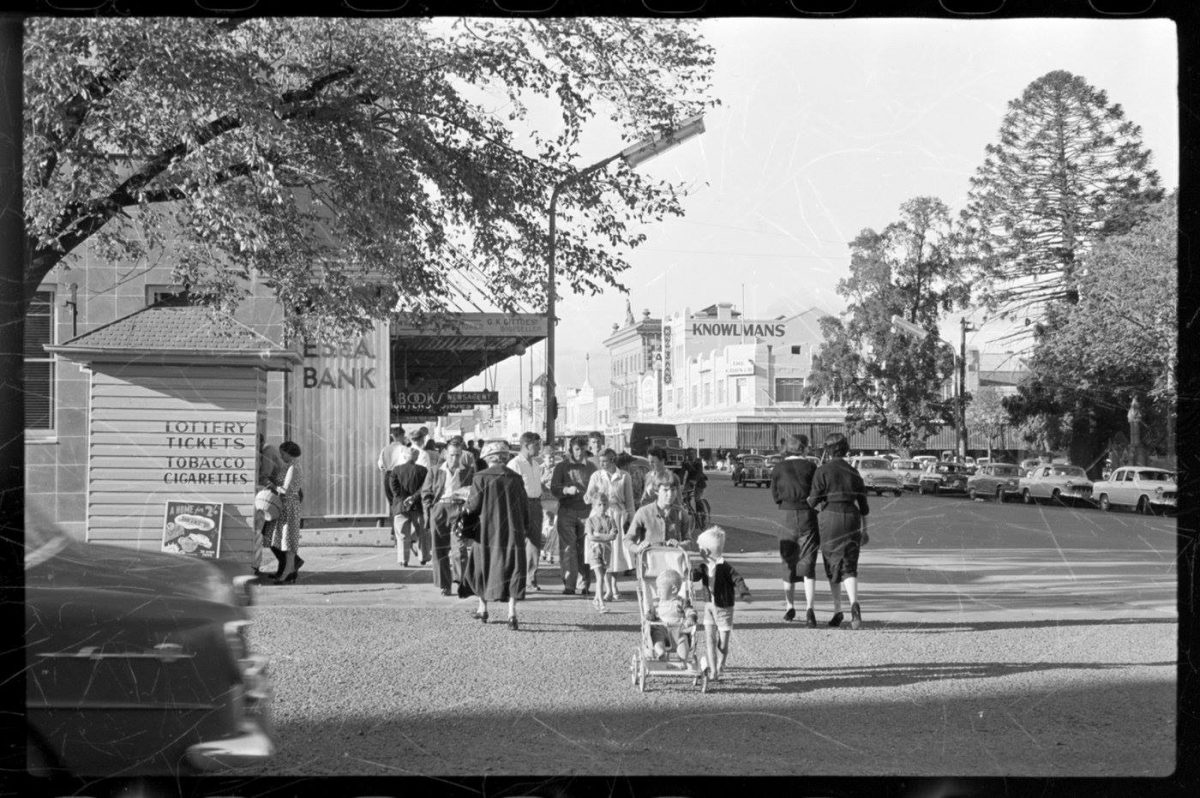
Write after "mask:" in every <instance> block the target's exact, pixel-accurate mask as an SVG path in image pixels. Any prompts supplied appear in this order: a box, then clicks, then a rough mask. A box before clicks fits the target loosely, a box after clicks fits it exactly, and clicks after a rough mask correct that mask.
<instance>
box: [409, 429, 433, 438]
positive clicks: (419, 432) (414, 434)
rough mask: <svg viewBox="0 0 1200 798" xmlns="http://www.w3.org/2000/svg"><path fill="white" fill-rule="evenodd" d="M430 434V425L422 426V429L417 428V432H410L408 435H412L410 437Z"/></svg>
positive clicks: (422, 436)
mask: <svg viewBox="0 0 1200 798" xmlns="http://www.w3.org/2000/svg"><path fill="white" fill-rule="evenodd" d="M428 436H429V427H421V428H420V429H418V430H416V431H415V432H410V433H409V434H408V437H410V438H425V437H428Z"/></svg>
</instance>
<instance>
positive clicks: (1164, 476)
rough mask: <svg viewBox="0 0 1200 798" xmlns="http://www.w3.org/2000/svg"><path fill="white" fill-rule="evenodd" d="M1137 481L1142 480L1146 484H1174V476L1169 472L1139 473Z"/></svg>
mask: <svg viewBox="0 0 1200 798" xmlns="http://www.w3.org/2000/svg"><path fill="white" fill-rule="evenodd" d="M1137 475H1138V479H1144V480H1146V481H1148V482H1174V481H1175V475H1174V474H1173V473H1171V472H1170V471H1139V472H1137Z"/></svg>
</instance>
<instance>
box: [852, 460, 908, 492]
mask: <svg viewBox="0 0 1200 798" xmlns="http://www.w3.org/2000/svg"><path fill="white" fill-rule="evenodd" d="M850 465H851V466H853V467H854V468H856V469H858V473H859V474H861V475H862V478H863V482H864V483H865V484H866V486H867V490H868V491H875V495H876V496H882V495H883V493H884V491H889V492H891V493H894V494H895V495H897V496H899V495H900V494H901V493H903V492H904V489H903V487H902V486H901V484H900V477H899V476H898V475H897V474H896V472H895V471H893V470H892V464H891V461H889V460H887V459H886V458H884V457H852V458H850Z"/></svg>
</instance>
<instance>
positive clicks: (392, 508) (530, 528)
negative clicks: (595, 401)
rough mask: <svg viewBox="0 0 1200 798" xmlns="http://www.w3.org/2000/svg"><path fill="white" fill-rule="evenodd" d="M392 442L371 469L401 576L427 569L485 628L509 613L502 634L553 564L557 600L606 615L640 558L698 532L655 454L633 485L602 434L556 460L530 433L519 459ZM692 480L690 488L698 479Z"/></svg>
mask: <svg viewBox="0 0 1200 798" xmlns="http://www.w3.org/2000/svg"><path fill="white" fill-rule="evenodd" d="M389 437H390V440H389V442H388V443H387V445H385V446H384V447H383V449H382V450H381V451H380V453H379V457H378V459H377V463H376V465H377V467H378V468H379V471H380V473H381V477H382V479H383V486H384V494H385V496H386V498H387V502H388V509H389V513H390V516H391V519H392V532H393V534H394V536H395V540H396V563H397V565H399V566H400V567H402V568H410V567H414V566H415V567H422V566H429V567H430V568H431V570H432V573H433V584H434V587H435V588H436V589H438V590H439V591H440V592H441V594H442V595H444V596H458V597H460V598H466V597H468V596H475V597H476V599H477V601H478V606H477V608H476V609H475V611H474V615H475V617H477V618H478V619H479V620H481V621H483V622H485V623H486V622H487V621H488V620H489V619H490V617H491V616H490V611H489V605H490V603H494V602H504V603H506V604H507V606H508V617H507V619H506V623H507V624H508V625H509V626H510V627H511V628H513V629H516V628H518V624H519V622H518V620H517V613H516V604H515V602H517V601H519V600H520V599H522V598H524V597H525V594H526V591H529V590H533V591H541V590H542V589H543V586H542V585H541V584H540V583H539V581H538V571H539V568H540V567H541V566H543V565H555V564H556V565H557V569H556V570H557V572H558V573H557V575H558V577H559V579H560V580H561V590H562V593H563V594H564V595H576V594H579V595H583V596H587V597H589V598H590V599H591V601H592V603H593V604H594V605H595V607H596V609H597V611H599V612H607V609H608V602H612V601H619V600H621V590H620V584H619V581H618V580H619V579H620V578H621V577H627V576H631V575H633V573H634V561H635V555H636V552H637V550H638V548H639V547H641V546H645V545H648V544H652V543H663V542H665V541H667V540H675V541H678V542H680V543H686V542H691V543H694V540H695V536H696V535H698V534H699V532H700V531H702V530H694V529H692V526H691V519H690V516H689V515H688V514H687V513H686V512H685V511H684V509H683V506H682V504H681V502H680V488H681V483H680V478H679V476H678V475H676V474H675V473H674V472H672V471H671V470H669V469H668V468H667V467H666V453H665V452H663V451H662V450H660V449H651V450H650V452H649V458H648V459H649V462H650V464H651V468H650V471H649V472H648V473H647V474H646V476H645V478H644V479H636V478H635V475H633V474H630V473H629V472H627V471H626V470H625V469H624V468H622V467H621V464H622V463H628V462H629V457H628V455H618V454H617V452H615V451H614V450H613V449H611V448H608V447H607V446H606V445H605V439H604V436H603V435H602V434H600V433H592V434H591V435H590V436H587V437H584V436H575V437H573V438H571V439H570V440H569V441H567V446H566V451H565V453H564V456H562V457H557V456H556V455H555V453H554V452H553V450H552V449H551V447H543V444H542V439H541V436H539V435H538V434H537V433H536V432H526V433H524V434H523V435H522V436H521V438H520V441H519V443H518V445H517V447H516V448H515V449H513V448H511V447H510V446H509V445H508V444H507V443H506V442H504V441H488V442H486V443H485V442H484V441H470V440H465V439H464V438H462V437H461V436H454V437H451V438H450V439H449V440H447V441H446V442H445V444H444V446H443V447H439V445H438V444H437V443H435V442H434V441H433V440H432V439H431V437H430V435H429V430H428V429H427V428H425V427H418V428H417V429H414V430H411V431H410V432H409V433H408V434H406V433H405V431H404V429H403V428H402V427H401V425H399V424H394V425H392V428H391V430H390V435H389ZM697 470H698V471H699V475H698V477H692V476H691V472H690V471H687V472H685V475H686V476H685V479H691V480H693V481H695V480H702V479H703V469H702V468H700V467H697ZM639 476H640V475H639ZM639 505H641V506H640V507H639ZM264 517H265V516H264ZM286 552H287V549H284V555H283V556H284V557H285V558H286V556H287V554H286ZM288 573H290V571H289V570H288V569H287V568H284V569H283V570H282V571H281V574H282V576H285V577H286V576H287V574H288Z"/></svg>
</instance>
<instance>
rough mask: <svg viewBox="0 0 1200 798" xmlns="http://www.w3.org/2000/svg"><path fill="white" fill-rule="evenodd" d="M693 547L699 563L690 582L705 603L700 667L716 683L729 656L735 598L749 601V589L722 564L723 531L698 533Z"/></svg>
mask: <svg viewBox="0 0 1200 798" xmlns="http://www.w3.org/2000/svg"><path fill="white" fill-rule="evenodd" d="M696 544H697V545H698V546H699V547H700V557H701V561H700V563H699V564H698V565H697V566H696V567H695V568H693V569H692V581H693V582H700V583H701V584H702V586H703V588H704V591H703V593H702V596H703V597H704V599H705V600H706V601H707V603H706V604H705V605H704V632H705V634H704V637H705V646H706V649H707V651H708V656H707V657H702V658H701V660H700V667H701V668H702V669H705V670H707V671H708V675H709V678H711V679H717V678H719V677H720V675H721V672H722V671H723V670H724V669H725V659H726V657H728V656H729V636H730V634H731V633H732V632H733V605H734V601H735V598H734V597H735V594H736V596H737V598H741V599H743V600H745V601H749V600H750V589H749V588H748V587H746V580H745V579H743V578H742V577H741V575H740V574H738V572H737V571H736V570H735V569H734V567H733V566H732V565H730V564H729V563H727V562H725V530H724V529H721V527H719V526H713V527H709V528H708V529H706V530H705V531H704V532H703V533H701V535H700V537H699V538H698V539H697V540H696ZM718 635H719V637H720V640H719V641H718V639H717V638H718Z"/></svg>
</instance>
